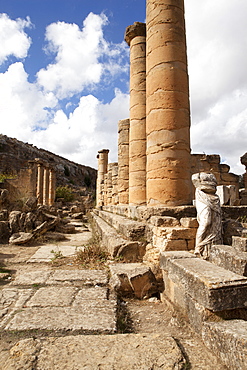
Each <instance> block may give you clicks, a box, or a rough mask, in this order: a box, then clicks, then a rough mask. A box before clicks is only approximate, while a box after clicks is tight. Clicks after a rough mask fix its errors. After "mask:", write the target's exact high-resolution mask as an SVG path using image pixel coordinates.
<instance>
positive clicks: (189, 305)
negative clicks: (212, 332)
mask: <svg viewBox="0 0 247 370" xmlns="http://www.w3.org/2000/svg"><path fill="white" fill-rule="evenodd" d="M185 307H186V309H185V312H183V313H184V315H185V316H186V317H187V318H188V321H189V324H190V326H191V327H192V328H193V330H194V331H195V332H196V333H199V332H200V334H201V332H202V328H203V325H204V323H205V322H209V321H212V322H220V321H222V320H234V319H242V320H246V319H247V309H246V308H240V309H234V310H224V311H217V312H212V311H210V310H208V309H207V308H205V307H204V306H203V305H201V304H200V303H198V302H196V301H195V300H194V299H193V298H192V297H191V296H190V295H189V294H188V293H186V294H185Z"/></svg>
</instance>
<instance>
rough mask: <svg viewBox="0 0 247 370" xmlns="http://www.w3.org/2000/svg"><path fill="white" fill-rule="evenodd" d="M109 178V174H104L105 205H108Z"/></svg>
mask: <svg viewBox="0 0 247 370" xmlns="http://www.w3.org/2000/svg"><path fill="white" fill-rule="evenodd" d="M107 179H108V174H107V173H105V174H104V187H103V200H104V206H107V205H108V187H107Z"/></svg>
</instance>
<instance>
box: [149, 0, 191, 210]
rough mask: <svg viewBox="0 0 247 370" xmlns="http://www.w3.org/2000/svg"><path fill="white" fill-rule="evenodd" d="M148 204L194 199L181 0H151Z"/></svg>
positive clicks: (177, 204) (166, 203)
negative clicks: (192, 196) (192, 192)
mask: <svg viewBox="0 0 247 370" xmlns="http://www.w3.org/2000/svg"><path fill="white" fill-rule="evenodd" d="M146 89H147V92H146V93H147V102H146V104H147V109H146V112H147V116H146V132H147V203H148V205H149V206H154V205H167V206H179V205H186V204H191V189H192V184H191V179H190V107H189V85H188V73H187V53H186V39H185V22H184V1H183V0H147V77H146Z"/></svg>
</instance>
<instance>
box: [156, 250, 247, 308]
mask: <svg viewBox="0 0 247 370" xmlns="http://www.w3.org/2000/svg"><path fill="white" fill-rule="evenodd" d="M177 253H180V254H178V258H176V255H177ZM161 254H162V258H161V268H162V269H163V271H164V278H165V294H166V295H167V296H168V298H169V299H171V300H172V301H174V295H176V289H177V299H178V301H180V304H181V305H183V304H184V305H185V303H183V302H182V301H183V300H185V298H184V299H183V296H185V295H186V294H188V295H190V296H191V297H192V298H193V300H195V301H196V302H198V303H199V304H201V305H202V306H204V307H205V308H207V309H208V310H211V311H213V312H216V311H223V310H231V309H235V308H246V307H247V278H245V277H243V276H240V275H237V274H235V273H233V272H231V271H228V270H225V269H223V268H222V267H219V266H216V265H214V264H212V263H210V262H208V261H205V260H202V259H199V258H181V252H170V253H169V252H162V253H161ZM171 255H173V258H171ZM189 255H190V254H189V253H188V256H189ZM178 304H179V302H178Z"/></svg>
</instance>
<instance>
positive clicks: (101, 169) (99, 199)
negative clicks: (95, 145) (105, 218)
mask: <svg viewBox="0 0 247 370" xmlns="http://www.w3.org/2000/svg"><path fill="white" fill-rule="evenodd" d="M108 153H109V150H108V149H102V150H99V151H98V155H97V158H98V174H97V193H96V206H97V207H101V206H102V205H103V187H104V175H105V174H106V172H107V165H108Z"/></svg>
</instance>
